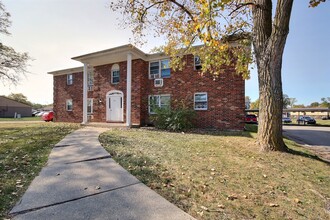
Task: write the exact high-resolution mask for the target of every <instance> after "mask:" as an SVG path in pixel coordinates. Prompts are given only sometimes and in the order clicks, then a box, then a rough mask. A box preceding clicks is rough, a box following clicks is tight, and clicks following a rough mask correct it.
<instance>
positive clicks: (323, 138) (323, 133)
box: [283, 126, 330, 162]
mask: <svg viewBox="0 0 330 220" xmlns="http://www.w3.org/2000/svg"><path fill="white" fill-rule="evenodd" d="M283 135H284V136H286V137H288V138H290V139H292V140H294V141H296V142H297V143H299V144H302V145H304V146H305V147H308V148H310V149H311V150H313V151H315V152H316V153H317V154H318V155H320V156H321V157H323V158H325V159H326V160H328V161H329V162H330V127H317V126H283Z"/></svg>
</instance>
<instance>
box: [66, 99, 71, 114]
mask: <svg viewBox="0 0 330 220" xmlns="http://www.w3.org/2000/svg"><path fill="white" fill-rule="evenodd" d="M69 101H71V109H68V106H69V105H68V102H69ZM65 109H66V111H68V112H72V110H73V100H72V99H67V100H66V101H65Z"/></svg>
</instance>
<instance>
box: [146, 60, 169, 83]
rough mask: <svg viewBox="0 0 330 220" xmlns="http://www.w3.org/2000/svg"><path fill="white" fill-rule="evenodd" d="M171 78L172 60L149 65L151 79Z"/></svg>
mask: <svg viewBox="0 0 330 220" xmlns="http://www.w3.org/2000/svg"><path fill="white" fill-rule="evenodd" d="M170 76H171V69H170V60H169V59H166V60H159V61H153V62H150V63H149V78H150V79H157V78H160V77H161V78H168V77H170Z"/></svg>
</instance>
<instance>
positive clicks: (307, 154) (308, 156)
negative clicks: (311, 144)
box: [287, 148, 330, 165]
mask: <svg viewBox="0 0 330 220" xmlns="http://www.w3.org/2000/svg"><path fill="white" fill-rule="evenodd" d="M287 153H289V154H292V155H297V156H301V157H305V158H309V159H313V160H317V161H320V162H323V163H326V164H328V165H330V161H327V160H325V159H323V158H321V157H319V156H317V155H315V154H312V153H306V152H302V151H298V150H294V149H290V148H288V152H287Z"/></svg>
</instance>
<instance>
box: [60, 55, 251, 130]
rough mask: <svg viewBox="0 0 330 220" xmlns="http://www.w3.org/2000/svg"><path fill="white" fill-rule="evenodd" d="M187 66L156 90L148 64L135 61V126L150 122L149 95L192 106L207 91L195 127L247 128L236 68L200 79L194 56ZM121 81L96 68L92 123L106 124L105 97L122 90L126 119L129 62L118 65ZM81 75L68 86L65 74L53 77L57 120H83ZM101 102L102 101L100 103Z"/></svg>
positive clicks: (241, 84) (104, 67)
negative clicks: (205, 104) (69, 109)
mask: <svg viewBox="0 0 330 220" xmlns="http://www.w3.org/2000/svg"><path fill="white" fill-rule="evenodd" d="M185 59H186V61H187V66H186V68H184V70H183V71H176V72H174V71H171V77H170V78H166V79H164V86H163V87H161V88H155V87H154V80H151V79H148V72H149V71H148V67H149V63H148V62H146V61H143V60H133V61H132V108H131V109H132V116H131V118H132V123H133V124H139V125H144V124H146V123H147V122H148V121H149V118H148V117H149V114H148V95H158V94H170V95H171V101H174V100H183V99H184V100H186V102H187V103H188V104H189V105H191V106H192V107H193V100H194V93H196V92H207V94H208V110H200V111H196V112H197V115H198V117H197V120H196V125H197V126H198V127H201V128H217V129H221V130H242V129H243V127H244V107H245V100H244V80H243V79H242V77H240V76H237V75H235V74H234V73H235V70H234V69H233V68H227V72H226V73H225V74H223V75H220V76H219V77H218V78H216V79H214V78H213V76H211V75H205V76H201V75H200V74H199V72H198V71H196V70H194V60H193V59H194V58H193V56H192V55H189V56H186V57H185ZM118 64H119V67H120V82H119V83H118V84H116V85H114V84H111V74H110V73H111V67H112V65H113V64H107V65H102V66H97V67H94V89H93V92H89V93H88V97H89V98H94V102H93V112H94V113H93V118H92V119H91V121H95V122H106V94H107V92H109V91H111V90H120V91H122V92H123V94H124V97H123V98H124V106H123V107H124V121H125V119H126V76H127V68H126V61H125V62H120V63H118ZM82 75H83V74H82V73H75V74H74V83H73V85H71V86H67V85H66V75H63V76H55V77H54V111H55V117H56V119H57V120H58V121H75V122H81V121H82ZM69 98H72V100H73V105H74V106H73V108H74V110H73V111H72V112H67V111H66V109H65V100H66V99H69ZM100 101H101V102H100Z"/></svg>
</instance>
